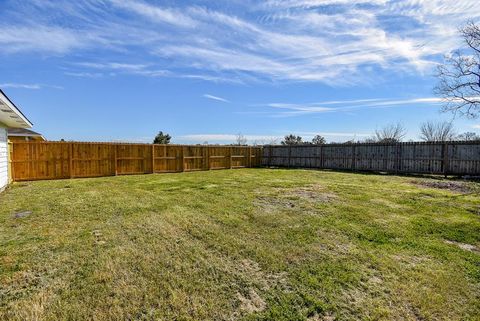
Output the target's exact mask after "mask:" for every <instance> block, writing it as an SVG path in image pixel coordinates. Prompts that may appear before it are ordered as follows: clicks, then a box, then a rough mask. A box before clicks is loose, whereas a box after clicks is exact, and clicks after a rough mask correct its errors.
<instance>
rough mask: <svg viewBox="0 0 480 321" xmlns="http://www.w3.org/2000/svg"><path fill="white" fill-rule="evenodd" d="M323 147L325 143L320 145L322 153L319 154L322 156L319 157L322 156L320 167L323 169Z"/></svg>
mask: <svg viewBox="0 0 480 321" xmlns="http://www.w3.org/2000/svg"><path fill="white" fill-rule="evenodd" d="M323 149H324V145H322V146H321V147H320V155H319V156H320V157H319V158H320V166H319V167H320V168H321V169H323Z"/></svg>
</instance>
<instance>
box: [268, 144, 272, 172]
mask: <svg viewBox="0 0 480 321" xmlns="http://www.w3.org/2000/svg"><path fill="white" fill-rule="evenodd" d="M272 153H273V147H272V145H270V149H269V151H268V164H267V166H269V167H270V166H272Z"/></svg>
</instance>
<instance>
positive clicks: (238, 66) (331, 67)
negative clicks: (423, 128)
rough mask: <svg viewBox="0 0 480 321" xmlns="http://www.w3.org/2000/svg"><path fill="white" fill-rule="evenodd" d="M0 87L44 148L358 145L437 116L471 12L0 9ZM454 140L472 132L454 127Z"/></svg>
mask: <svg viewBox="0 0 480 321" xmlns="http://www.w3.org/2000/svg"><path fill="white" fill-rule="evenodd" d="M0 12H1V13H2V19H0V59H1V64H0V88H2V89H3V90H4V91H5V92H6V93H7V95H9V96H10V98H12V99H13V100H14V101H15V102H16V103H17V105H18V106H19V107H20V108H21V109H22V110H23V111H24V112H25V113H26V114H27V115H28V117H29V118H30V119H31V120H32V122H33V123H34V124H35V127H34V128H35V129H36V130H37V131H39V132H41V133H42V134H44V136H46V137H47V138H48V139H50V140H58V139H61V138H64V139H66V140H71V139H73V140H87V141H115V140H120V141H139V142H150V141H151V140H152V138H153V137H154V136H155V134H156V132H157V131H159V130H163V131H166V132H168V133H170V134H171V135H172V136H173V141H174V142H175V143H202V142H204V141H208V142H209V143H230V142H232V141H233V140H234V137H235V135H236V134H237V133H242V134H243V135H245V136H246V137H247V138H248V140H249V142H250V143H254V142H256V143H270V142H272V141H274V140H278V139H279V138H280V137H282V136H283V135H285V134H288V133H296V134H299V135H301V136H303V137H304V138H305V139H311V138H312V136H313V135H314V134H316V133H319V134H322V135H324V136H325V137H326V138H327V140H328V141H345V140H348V139H352V138H355V139H362V138H365V137H367V136H370V135H371V134H372V133H373V132H374V131H375V129H376V128H381V127H382V126H384V125H385V124H389V123H394V122H401V123H403V124H404V126H405V127H406V128H407V129H408V136H407V139H417V138H418V127H419V125H420V124H421V123H422V122H424V121H440V120H451V119H452V117H453V116H452V115H451V114H442V113H440V112H439V111H440V108H441V102H440V101H439V100H438V99H437V98H436V97H435V96H434V95H433V93H432V89H433V87H434V85H435V83H436V81H435V78H434V77H433V76H432V75H433V73H434V71H435V66H436V64H438V63H439V62H441V61H442V56H443V55H444V54H448V53H449V52H452V51H453V50H456V49H458V48H461V46H462V43H461V39H460V38H459V37H458V33H457V28H458V27H459V26H461V25H462V24H464V23H465V21H467V20H468V19H470V20H474V21H478V19H479V18H480V1H478V0H455V1H453V0H371V1H367V0H298V1H293V0H265V1H251V0H229V1H213V0H192V1H173V0H164V1H153V0H151V1H147V0H142V1H140V0H95V1H94V0H84V1H81V0H79V1H62V0H30V1H10V0H0ZM454 124H455V127H456V128H457V131H458V132H464V131H477V132H478V131H479V130H480V120H466V119H455V120H454Z"/></svg>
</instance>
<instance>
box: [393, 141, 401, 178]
mask: <svg viewBox="0 0 480 321" xmlns="http://www.w3.org/2000/svg"><path fill="white" fill-rule="evenodd" d="M394 166H395V174H398V171H399V170H400V143H397V144H396V145H395V163H394Z"/></svg>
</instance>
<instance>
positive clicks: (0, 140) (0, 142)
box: [0, 124, 8, 191]
mask: <svg viewBox="0 0 480 321" xmlns="http://www.w3.org/2000/svg"><path fill="white" fill-rule="evenodd" d="M7 141H8V139H7V129H6V128H5V127H4V126H3V125H2V124H0V191H2V190H3V189H4V188H5V187H6V186H7V184H8V142H7Z"/></svg>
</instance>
